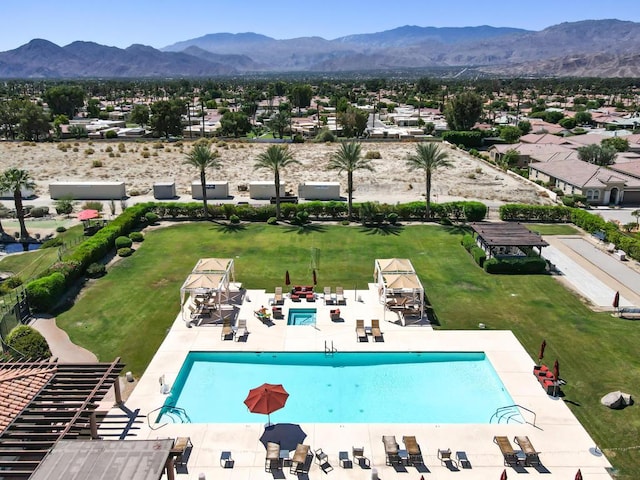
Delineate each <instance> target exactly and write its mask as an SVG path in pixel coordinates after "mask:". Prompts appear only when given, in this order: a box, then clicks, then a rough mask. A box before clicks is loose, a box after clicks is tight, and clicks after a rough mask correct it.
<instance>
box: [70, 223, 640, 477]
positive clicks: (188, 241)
mask: <svg viewBox="0 0 640 480" xmlns="http://www.w3.org/2000/svg"><path fill="white" fill-rule="evenodd" d="M313 247H316V248H319V249H320V251H321V254H320V266H319V269H318V286H319V287H322V286H324V285H342V286H344V287H345V288H346V289H352V288H365V286H366V284H367V283H368V282H370V281H372V273H373V261H374V259H376V258H387V257H406V258H410V259H411V261H412V262H413V265H414V267H415V268H416V270H417V271H418V274H419V276H420V278H421V280H422V282H423V284H424V286H425V290H426V292H427V295H428V297H429V300H430V301H431V303H432V305H433V307H434V309H435V312H436V314H437V317H438V320H439V322H440V324H441V327H439V328H442V329H475V328H477V325H478V323H479V322H482V323H484V324H486V325H487V328H490V329H509V330H512V331H513V332H514V334H515V335H516V337H517V338H518V339H519V340H520V342H522V344H523V345H524V347H525V348H526V349H527V351H528V352H529V354H530V355H531V357H532V358H535V357H536V356H537V352H538V348H539V345H540V342H541V341H542V339H543V338H544V339H546V341H547V350H546V355H545V359H546V361H547V362H548V363H553V360H555V359H556V358H557V359H558V360H559V362H560V364H561V370H562V377H563V378H565V379H566V380H567V381H568V384H567V385H566V386H565V387H564V388H563V390H564V393H565V394H566V396H565V397H564V400H565V401H567V402H568V404H569V406H570V408H571V409H572V410H573V412H574V413H575V415H576V416H577V417H578V418H579V419H580V421H581V422H582V424H583V425H584V426H585V427H586V428H587V430H588V431H589V432H590V434H591V435H592V436H593V437H594V439H595V441H596V442H597V444H598V445H599V446H600V447H601V448H603V449H605V452H606V453H607V455H608V456H609V458H610V460H611V461H612V462H613V463H614V465H615V466H616V467H617V468H619V469H620V473H621V475H620V476H619V477H618V478H629V479H631V478H637V477H638V476H640V455H639V454H638V450H635V449H631V450H608V449H612V448H616V449H617V448H620V447H629V446H634V445H636V444H637V440H636V434H637V432H638V429H639V427H640V408H637V407H631V408H627V409H625V410H622V411H613V410H608V409H606V408H605V407H603V406H601V405H600V404H599V399H600V397H602V396H603V395H604V394H606V393H608V392H610V391H612V390H619V389H620V390H624V391H626V392H630V393H632V394H635V393H636V392H637V391H638V390H639V388H640V368H638V367H639V366H640V365H639V364H640V358H639V357H638V355H637V354H636V353H637V345H638V343H639V341H640V330H639V328H640V325H638V324H637V323H634V322H630V321H624V320H620V319H617V318H613V317H611V316H610V315H608V314H604V313H594V312H592V311H590V310H589V309H587V308H586V307H585V306H584V305H583V304H582V303H581V302H580V300H579V299H578V298H577V297H576V296H575V295H573V294H572V293H570V292H569V291H568V290H566V289H564V288H563V287H562V286H561V285H560V284H559V283H558V282H557V281H556V280H554V279H553V278H552V277H549V276H499V275H488V274H485V273H484V272H483V271H482V270H481V269H480V268H478V267H477V266H476V265H475V264H474V262H473V260H472V258H471V257H470V256H469V255H468V254H467V253H466V251H465V250H464V249H463V248H462V247H461V246H460V231H459V230H455V229H445V228H442V227H439V226H435V225H429V226H412V227H406V228H398V229H395V230H387V231H382V230H369V229H363V228H360V227H344V226H322V225H316V224H314V225H311V226H310V227H307V228H294V227H286V226H279V227H273V226H266V225H251V226H248V227H246V228H243V227H239V228H237V229H233V228H230V227H225V226H220V225H217V224H212V223H204V222H203V223H190V224H183V225H178V226H173V227H168V228H165V229H159V230H155V231H152V232H149V233H148V234H147V235H146V240H145V242H144V243H143V244H142V245H140V246H139V247H138V251H137V252H136V253H135V254H134V255H133V256H132V257H129V258H125V259H122V260H120V261H119V263H118V264H117V265H115V266H114V267H113V268H111V270H110V271H109V274H108V275H107V276H106V277H104V278H102V279H100V280H97V281H95V282H93V283H92V284H91V285H89V286H88V288H86V289H85V290H84V291H83V292H82V295H81V296H80V298H78V299H77V301H76V303H75V305H74V306H73V307H72V308H71V309H70V310H68V311H67V312H65V313H63V314H61V315H59V317H58V324H59V325H60V326H61V327H62V328H64V329H65V330H66V331H67V332H68V333H69V335H70V336H71V338H72V340H73V341H74V342H76V343H79V344H81V345H83V346H85V347H87V348H88V349H90V350H91V351H93V352H95V353H96V354H97V355H98V357H99V358H100V359H101V360H105V361H110V360H113V358H115V357H116V356H121V357H122V359H123V361H124V362H125V363H126V364H127V369H128V370H132V371H133V372H134V373H136V374H137V375H140V373H141V372H143V371H144V369H145V367H146V365H147V364H148V362H149V361H150V359H151V357H152V355H153V353H154V352H155V351H156V349H157V347H158V346H159V344H160V342H161V341H162V340H163V338H164V336H165V335H166V332H167V329H168V328H169V327H170V325H171V323H172V322H173V320H174V319H175V316H176V315H177V313H178V311H179V298H180V293H179V289H180V286H181V284H182V282H183V281H184V279H185V278H186V276H187V275H188V273H189V272H190V270H191V269H192V268H193V266H194V264H195V263H196V261H197V259H198V258H201V257H230V258H234V259H235V264H236V278H237V280H238V281H240V282H242V283H243V285H244V286H245V287H247V288H266V289H267V290H271V291H272V290H273V288H274V287H275V286H277V285H282V284H283V282H284V272H285V270H289V272H290V275H291V281H292V283H296V284H304V283H310V282H311V270H310V261H311V249H312V248H313Z"/></svg>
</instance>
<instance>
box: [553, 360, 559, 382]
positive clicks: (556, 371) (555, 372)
mask: <svg viewBox="0 0 640 480" xmlns="http://www.w3.org/2000/svg"><path fill="white" fill-rule="evenodd" d="M553 375H554V376H555V377H556V381H558V380H560V364H559V363H558V359H557V358H556V361H555V362H554V363H553Z"/></svg>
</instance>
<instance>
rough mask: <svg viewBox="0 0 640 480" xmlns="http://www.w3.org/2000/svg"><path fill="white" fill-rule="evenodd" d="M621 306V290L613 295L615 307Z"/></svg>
mask: <svg viewBox="0 0 640 480" xmlns="http://www.w3.org/2000/svg"><path fill="white" fill-rule="evenodd" d="M619 306H620V292H616V294H615V295H614V296H613V308H618V307H619Z"/></svg>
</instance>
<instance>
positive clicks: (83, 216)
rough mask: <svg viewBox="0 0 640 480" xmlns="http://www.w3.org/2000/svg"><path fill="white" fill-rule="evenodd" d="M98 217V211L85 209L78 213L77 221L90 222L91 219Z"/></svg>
mask: <svg viewBox="0 0 640 480" xmlns="http://www.w3.org/2000/svg"><path fill="white" fill-rule="evenodd" d="M99 216H100V212H99V211H98V210H92V209H87V210H82V211H81V212H79V213H78V220H82V221H85V220H91V219H93V218H98V217H99Z"/></svg>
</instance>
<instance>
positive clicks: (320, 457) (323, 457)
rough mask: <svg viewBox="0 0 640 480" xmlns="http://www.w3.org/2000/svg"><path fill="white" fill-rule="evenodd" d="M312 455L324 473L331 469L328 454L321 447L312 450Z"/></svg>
mask: <svg viewBox="0 0 640 480" xmlns="http://www.w3.org/2000/svg"><path fill="white" fill-rule="evenodd" d="M314 456H315V457H316V462H317V463H318V465H319V466H320V468H321V469H322V471H323V472H324V473H329V472H330V471H331V470H333V467H332V466H331V464H330V463H329V456H328V455H327V454H326V453H324V452H323V451H322V449H321V448H319V449H317V450H316V451H315V452H314Z"/></svg>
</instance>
